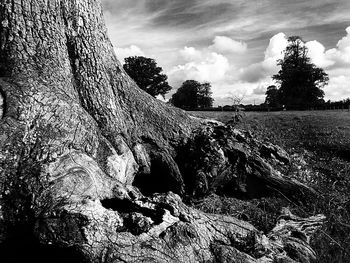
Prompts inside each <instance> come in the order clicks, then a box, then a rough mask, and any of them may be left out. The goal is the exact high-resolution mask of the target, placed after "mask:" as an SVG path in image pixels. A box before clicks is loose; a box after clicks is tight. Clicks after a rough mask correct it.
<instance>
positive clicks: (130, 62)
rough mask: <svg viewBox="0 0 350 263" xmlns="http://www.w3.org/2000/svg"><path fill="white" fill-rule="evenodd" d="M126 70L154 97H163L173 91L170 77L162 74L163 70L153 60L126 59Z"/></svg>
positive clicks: (124, 66) (144, 58) (143, 58)
mask: <svg viewBox="0 0 350 263" xmlns="http://www.w3.org/2000/svg"><path fill="white" fill-rule="evenodd" d="M123 68H124V70H125V71H126V73H128V75H129V76H130V77H131V78H132V79H133V80H134V81H135V82H136V84H137V85H138V86H139V87H140V88H141V89H143V90H145V91H146V92H147V93H149V94H151V95H152V96H153V97H156V96H158V95H162V96H163V98H164V96H165V94H166V93H168V92H169V91H170V90H171V87H170V86H169V84H168V81H167V79H168V77H167V76H166V75H165V74H163V73H162V71H163V69H162V68H161V67H158V66H157V63H156V61H155V60H154V59H152V58H146V57H142V56H134V57H128V58H125V64H124V65H123Z"/></svg>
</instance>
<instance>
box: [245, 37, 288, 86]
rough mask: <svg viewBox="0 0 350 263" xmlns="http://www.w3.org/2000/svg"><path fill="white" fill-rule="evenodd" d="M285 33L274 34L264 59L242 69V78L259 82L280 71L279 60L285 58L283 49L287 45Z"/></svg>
mask: <svg viewBox="0 0 350 263" xmlns="http://www.w3.org/2000/svg"><path fill="white" fill-rule="evenodd" d="M287 42H288V41H287V38H286V35H285V34H284V33H278V34H276V35H274V36H273V37H272V38H271V39H270V42H269V45H268V46H267V48H266V50H265V56H264V60H263V61H261V62H259V63H255V64H252V65H250V66H248V67H246V68H242V69H240V79H241V80H242V81H246V82H251V83H254V82H258V81H260V80H262V79H264V78H266V77H269V76H272V75H273V74H276V73H277V72H278V69H279V67H278V66H277V61H278V60H279V59H282V58H283V51H284V50H285V48H286V46H287Z"/></svg>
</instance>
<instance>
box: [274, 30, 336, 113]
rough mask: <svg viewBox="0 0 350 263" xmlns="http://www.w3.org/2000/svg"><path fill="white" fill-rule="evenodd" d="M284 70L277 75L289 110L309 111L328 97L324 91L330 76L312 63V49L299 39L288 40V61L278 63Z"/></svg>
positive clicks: (285, 59) (275, 76)
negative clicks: (308, 109) (325, 96)
mask: <svg viewBox="0 0 350 263" xmlns="http://www.w3.org/2000/svg"><path fill="white" fill-rule="evenodd" d="M278 65H280V66H281V70H280V71H279V72H278V74H276V75H274V76H273V79H274V80H276V81H277V82H278V83H279V84H280V88H279V95H280V101H281V103H282V104H284V105H285V106H286V107H287V109H291V108H297V109H300V108H304V109H305V108H309V107H312V106H313V105H315V104H317V102H318V101H319V100H321V99H322V98H323V97H324V92H323V90H322V88H323V87H324V86H325V85H327V83H328V80H329V78H328V75H327V73H325V71H324V70H323V69H322V68H318V67H317V66H316V65H315V64H313V63H311V60H310V58H309V57H308V49H307V47H306V46H305V43H304V42H303V40H302V39H301V38H300V37H298V36H292V37H289V38H288V46H287V48H286V50H285V54H284V58H283V59H281V60H279V61H278Z"/></svg>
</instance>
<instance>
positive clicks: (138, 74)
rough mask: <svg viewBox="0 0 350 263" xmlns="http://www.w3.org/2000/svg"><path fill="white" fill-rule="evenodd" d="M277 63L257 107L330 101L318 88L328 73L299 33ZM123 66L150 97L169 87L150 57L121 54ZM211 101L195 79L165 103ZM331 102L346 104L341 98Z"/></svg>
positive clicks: (197, 105) (207, 88)
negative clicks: (317, 64) (270, 83)
mask: <svg viewBox="0 0 350 263" xmlns="http://www.w3.org/2000/svg"><path fill="white" fill-rule="evenodd" d="M277 65H279V66H280V67H281V68H280V70H279V72H278V73H277V74H275V75H273V76H272V79H273V80H274V81H275V82H276V85H271V86H269V87H267V91H266V93H265V95H266V99H265V102H264V103H263V104H261V105H258V107H260V108H261V107H263V108H267V109H272V110H273V109H275V110H278V109H286V110H307V109H313V108H320V107H322V106H326V105H331V102H330V101H328V102H327V103H326V102H325V100H324V91H323V90H322V89H323V88H324V87H325V86H326V85H327V84H328V81H329V77H328V74H327V73H326V72H325V71H324V69H322V68H320V67H317V66H316V65H315V64H313V63H312V62H311V58H310V57H309V56H308V48H307V47H306V45H305V42H304V41H303V39H302V38H301V37H299V36H291V37H289V38H288V45H287V47H286V49H285V50H284V57H283V59H280V60H278V62H277ZM123 68H124V70H125V71H126V72H127V73H128V75H129V76H130V77H131V78H132V79H133V80H134V81H135V82H136V84H137V85H138V86H139V87H140V88H141V89H143V90H145V91H146V92H148V93H149V94H150V95H152V96H153V97H157V96H159V95H161V96H162V97H163V98H165V94H167V93H169V91H170V90H171V89H172V87H171V86H170V85H169V83H168V81H167V79H168V77H167V76H166V75H165V74H164V73H163V69H162V68H161V67H159V66H158V65H157V63H156V61H155V60H154V59H152V58H146V57H143V56H133V57H128V58H125V64H124V65H123ZM213 102H214V99H213V98H212V91H211V84H210V83H209V82H205V83H200V82H198V81H196V80H185V81H184V82H183V83H182V85H181V86H180V87H179V88H178V89H177V91H176V92H175V93H174V94H173V95H172V97H171V98H170V100H169V103H171V104H173V105H174V106H176V107H179V108H182V109H185V110H196V109H208V108H212V106H213ZM333 103H335V105H338V104H339V105H340V104H341V105H343V107H345V106H346V105H347V107H348V104H347V103H346V101H345V100H344V101H339V102H333ZM253 108H256V107H253Z"/></svg>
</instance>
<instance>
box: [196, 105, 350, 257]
mask: <svg viewBox="0 0 350 263" xmlns="http://www.w3.org/2000/svg"><path fill="white" fill-rule="evenodd" d="M190 114H191V115H193V116H197V117H201V118H206V119H215V120H218V121H221V122H224V123H227V122H230V121H231V123H232V120H233V117H234V115H235V114H236V113H235V112H198V111H197V112H190ZM241 114H242V121H241V122H239V123H237V124H235V125H236V127H237V128H240V129H244V130H249V131H251V133H252V134H253V135H254V136H255V137H256V138H258V139H259V140H262V141H269V142H271V143H274V144H277V145H279V146H281V147H283V148H284V149H285V150H286V151H287V152H288V153H289V154H290V156H291V157H292V160H293V162H294V164H296V167H299V168H300V169H295V167H294V168H291V169H290V170H289V171H287V173H288V174H287V175H289V176H291V177H294V178H296V179H298V180H300V181H302V182H303V183H306V184H307V185H309V186H312V187H313V188H314V189H315V190H316V191H317V193H318V198H317V199H314V200H304V202H303V203H298V204H296V203H293V202H292V201H290V200H287V199H286V198H284V197H283V196H281V197H279V198H267V199H265V200H264V199H263V200H252V201H250V202H249V204H248V202H247V201H244V200H236V199H233V198H222V197H218V196H210V197H208V198H206V199H205V200H204V201H202V202H198V203H197V204H196V206H197V208H199V209H202V210H204V211H207V212H219V213H224V214H232V215H235V216H238V217H240V216H241V217H245V219H248V221H251V223H252V224H254V225H255V226H256V227H257V228H258V229H260V230H262V231H266V232H267V231H268V230H269V228H270V227H272V226H273V225H274V224H275V223H276V222H274V221H275V220H277V216H278V212H279V210H280V209H281V208H282V207H283V206H289V207H290V208H291V209H292V211H293V212H295V213H297V214H299V215H303V216H310V215H314V214H318V213H322V214H325V215H326V216H327V222H326V223H325V225H324V227H323V228H322V230H321V231H320V232H319V233H317V235H316V238H315V239H314V241H313V244H312V245H313V247H314V248H315V250H316V251H317V253H318V256H319V261H318V262H324V263H331V262H334V263H335V262H350V112H348V111H284V112H243V113H241ZM299 164H300V165H299Z"/></svg>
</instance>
